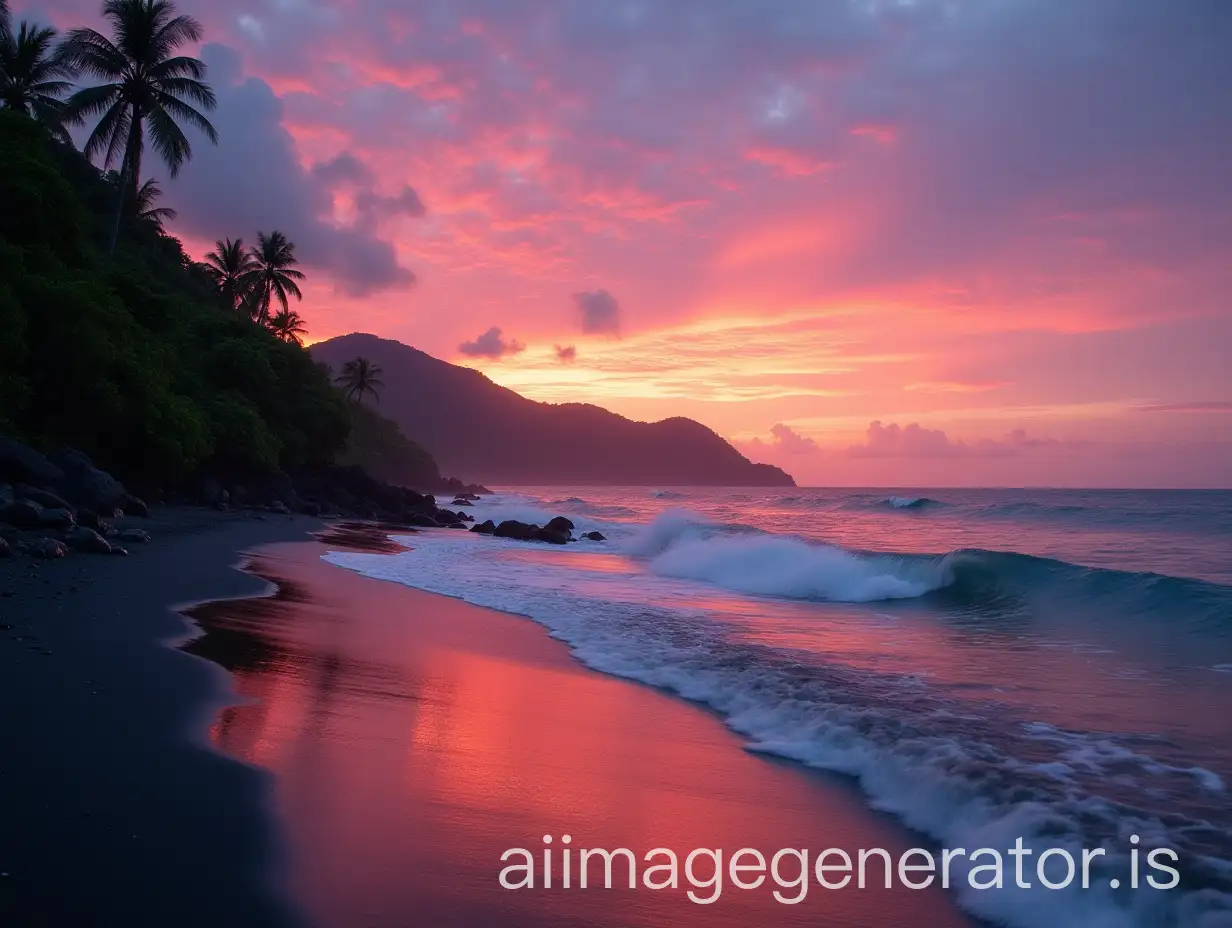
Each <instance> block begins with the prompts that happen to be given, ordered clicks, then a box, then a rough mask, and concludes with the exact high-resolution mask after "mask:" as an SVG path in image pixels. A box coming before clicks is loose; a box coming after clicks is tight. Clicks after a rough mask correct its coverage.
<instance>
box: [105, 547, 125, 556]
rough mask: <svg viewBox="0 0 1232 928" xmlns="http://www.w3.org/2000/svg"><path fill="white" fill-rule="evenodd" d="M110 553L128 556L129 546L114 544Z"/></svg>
mask: <svg viewBox="0 0 1232 928" xmlns="http://www.w3.org/2000/svg"><path fill="white" fill-rule="evenodd" d="M108 553H109V554H116V555H119V556H120V557H128V548H121V547H120V546H119V545H112V546H111V550H110V551H109V552H108Z"/></svg>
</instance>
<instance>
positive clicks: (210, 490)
mask: <svg viewBox="0 0 1232 928" xmlns="http://www.w3.org/2000/svg"><path fill="white" fill-rule="evenodd" d="M201 502H203V503H205V504H206V505H207V506H213V507H214V508H215V509H219V508H221V507H223V506H227V505H229V504H230V502H231V494H230V493H228V492H227V491H226V490H225V489H223V485H222V484H221V483H219V482H218V481H217V480H215V479H214V478H213V477H206V478H205V479H204V480H202V481H201Z"/></svg>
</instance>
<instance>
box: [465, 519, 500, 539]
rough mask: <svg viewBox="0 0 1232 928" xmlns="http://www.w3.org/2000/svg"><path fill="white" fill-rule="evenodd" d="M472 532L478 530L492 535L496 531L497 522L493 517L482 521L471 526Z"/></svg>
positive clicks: (481, 533) (480, 532)
mask: <svg viewBox="0 0 1232 928" xmlns="http://www.w3.org/2000/svg"><path fill="white" fill-rule="evenodd" d="M471 531H472V532H478V533H479V534H480V535H491V534H494V533H495V532H496V523H495V522H493V521H492V520H491V519H488V520H487V521H486V522H480V523H479V524H478V525H472V526H471Z"/></svg>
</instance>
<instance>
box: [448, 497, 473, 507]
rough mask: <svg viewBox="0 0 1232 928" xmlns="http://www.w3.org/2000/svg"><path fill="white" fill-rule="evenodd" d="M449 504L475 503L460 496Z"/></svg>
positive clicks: (470, 504)
mask: <svg viewBox="0 0 1232 928" xmlns="http://www.w3.org/2000/svg"><path fill="white" fill-rule="evenodd" d="M449 505H451V506H474V505H475V504H474V503H472V502H471V501H470V500H469V499H462V497H458V498H457V499H455V500H454V501H453V502H452V503H450V504H449Z"/></svg>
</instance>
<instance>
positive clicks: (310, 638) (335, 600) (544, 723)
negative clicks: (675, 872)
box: [188, 526, 977, 928]
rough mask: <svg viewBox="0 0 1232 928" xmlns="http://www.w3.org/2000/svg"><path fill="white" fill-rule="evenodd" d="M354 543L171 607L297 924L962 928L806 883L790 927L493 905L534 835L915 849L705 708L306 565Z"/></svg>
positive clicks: (536, 640)
mask: <svg viewBox="0 0 1232 928" xmlns="http://www.w3.org/2000/svg"><path fill="white" fill-rule="evenodd" d="M362 534H363V533H361V535H362ZM368 534H370V535H372V536H376V537H377V538H379V539H382V540H383V542H382V543H383V544H386V545H388V544H390V543H389V542H388V540H387V539H385V537H384V532H383V531H381V529H380V528H379V527H376V526H373V527H370V529H369V530H368ZM369 540H371V539H369ZM364 543H365V542H364V539H363V538H362V537H360V538H356V537H351V538H348V539H345V540H340V539H339V538H337V537H336V536H335V537H334V538H331V537H330V534H329V533H326V534H325V535H324V536H323V537H321V538H319V539H318V540H315V541H306V542H297V543H293V544H279V545H273V546H267V547H265V548H263V549H262V550H261V551H259V552H257V553H256V555H255V556H254V558H253V562H252V564H251V565H250V566H249V569H250V570H251V571H252V572H253V573H255V574H256V575H257V576H259V577H261V578H262V579H264V580H265V581H267V582H269V583H271V584H273V585H274V586H275V587H276V588H277V589H278V592H276V593H275V594H274V595H273V596H271V597H267V598H265V599H260V600H254V599H248V600H241V601H221V602H207V603H203V604H201V605H200V606H198V607H197V608H196V609H194V610H190V613H191V614H192V615H193V618H194V621H196V622H197V624H199V625H201V626H202V627H203V628H205V629H206V634H205V635H204V636H202V637H201V638H198V639H195V640H194V641H193V642H191V643H190V644H189V645H188V648H189V650H191V651H193V652H194V653H197V654H199V655H200V656H202V657H204V658H206V659H209V660H213V661H216V662H218V663H220V664H221V665H222V666H225V667H227V669H228V670H230V671H231V673H232V674H233V676H234V679H235V681H236V689H237V692H238V694H239V696H240V697H241V699H243V700H244V701H243V702H241V703H238V704H234V703H233V704H231V705H228V706H227V707H225V708H224V709H223V711H222V712H221V713H219V715H218V717H217V718H216V720H215V723H214V725H213V728H212V737H213V739H214V743H215V746H216V747H217V748H218V749H220V750H226V751H227V752H228V753H230V754H231V755H232V756H236V757H239V758H241V759H243V760H246V761H247V762H249V763H252V764H258V765H261V766H264V767H266V768H267V769H270V770H272V771H273V774H274V785H275V790H276V792H277V794H278V795H277V806H278V811H279V818H280V820H281V822H282V824H283V827H284V829H285V831H286V834H287V839H288V841H289V843H290V845H291V861H292V863H291V869H292V885H293V886H294V887H295V889H296V891H297V896H298V897H299V898H300V899H301V900H302V901H303V903H304V905H305V906H306V909H307V910H308V911H309V912H310V913H311V914H312V915H313V916H314V917H315V918H314V921H315V923H317V924H320V925H322V926H324V928H342V926H346V925H349V924H358V923H363V924H365V925H368V926H380V928H386V926H388V928H396V926H399V925H402V924H405V921H406V913H407V912H417V913H420V914H424V913H430V915H431V923H432V924H433V925H439V926H448V925H457V926H459V928H461V926H473V925H477V924H492V923H511V924H512V923H516V924H522V925H545V926H546V925H551V924H560V923H562V920H563V921H566V922H567V921H570V920H571V919H583V920H585V921H586V923H587V924H592V925H595V926H611V928H617V926H629V925H649V924H664V923H670V924H674V925H682V926H683V925H694V924H696V925H706V926H726V925H731V926H736V925H747V924H751V923H759V922H765V921H766V920H767V919H769V920H772V921H774V923H776V924H780V925H784V926H788V925H797V924H800V925H804V924H811V923H815V920H816V918H817V917H818V915H819V912H820V911H824V912H825V913H826V914H827V917H830V916H833V917H835V918H837V919H838V921H839V922H843V923H846V924H852V925H857V924H858V925H860V926H889V925H894V924H897V923H899V920H900V919H901V912H903V911H912V912H913V913H915V915H916V918H917V923H919V924H921V925H927V926H929V928H941V926H945V928H956V926H971V925H974V924H977V923H976V922H975V921H974V920H973V919H971V918H970V917H969V916H967V915H966V914H965V913H963V912H961V910H959V909H958V906H957V903H956V901H955V900H954V899H952V898H951V897H949V896H948V895H947V894H943V893H941V892H940V891H939V890H938V891H936V892H933V891H926V892H914V893H912V892H906V893H904V892H903V891H902V890H901V888H896V889H895V890H892V891H881V890H869V891H866V892H860V891H858V890H855V889H854V887H853V889H852V890H851V891H837V892H823V891H822V890H821V889H820V888H819V887H816V886H814V887H813V893H814V895H812V896H810V899H809V904H806V905H801V906H785V905H781V904H778V903H775V902H774V901H772V900H771V899H770V897H769V892H768V891H766V892H763V893H760V894H758V893H740V894H736V895H733V893H736V892H737V891H735V890H733V889H731V888H730V887H729V889H728V894H727V895H724V896H723V898H722V900H721V904H719V905H715V906H700V905H696V904H694V903H691V902H688V901H686V900H685V899H684V893H683V891H682V892H679V893H674V894H673V895H672V896H670V897H669V896H664V895H662V894H655V893H653V892H650V891H647V890H642V891H641V892H633V891H630V890H628V889H627V888H623V889H620V888H618V889H614V890H612V892H614V893H616V894H617V895H615V896H611V895H604V894H599V895H596V894H595V893H593V892H592V893H591V894H589V895H587V894H575V895H570V894H569V893H563V894H562V893H560V892H559V891H552V892H542V891H540V892H537V893H536V892H527V891H524V892H521V893H516V892H513V893H511V892H509V891H508V890H502V889H501V888H500V887H499V885H498V883H497V875H498V873H499V870H500V867H501V864H500V863H499V853H500V851H501V849H502V848H508V847H518V846H527V842H528V841H530V840H531V839H532V838H534V839H535V840H536V841H537V840H539V838H540V837H541V836H542V835H543V834H545V833H547V834H557V835H559V834H563V833H567V832H571V833H572V834H573V835H575V836H576V841H577V845H578V846H582V842H583V841H587V842H588V843H587V844H586V845H585V846H590V847H595V846H605V847H612V846H627V847H631V848H641V849H642V850H647V849H649V848H651V847H655V846H659V845H666V846H675V847H677V848H681V849H682V850H687V848H688V847H719V848H726V850H727V851H728V853H730V852H732V851H734V850H736V849H738V848H740V847H744V846H753V847H759V846H760V847H762V848H763V849H768V850H770V851H771V852H772V850H773V849H774V848H777V847H793V846H794V847H805V848H813V849H814V850H818V849H820V848H821V847H823V846H839V847H850V848H852V849H855V848H859V847H885V848H887V850H890V851H891V853H894V852H896V851H897V852H901V851H902V850H904V849H906V848H907V847H909V846H911V844H912V843H913V842H912V835H911V834H910V833H908V832H906V831H905V829H903V828H902V826H901V825H900V824H899V823H897V822H895V821H893V819H892V818H891V817H890V816H888V815H885V814H883V813H878V812H876V811H874V810H873V809H871V808H869V807H868V806H867V804H866V803H864V802H863V801H862V797H861V795H860V794H859V792H858V790H857V789H856V788H855V787H854V785H852V784H850V783H846V782H840V781H839V778H837V777H835V778H830V777H826V776H823V775H820V774H819V773H818V772H817V771H811V770H808V769H806V768H805V767H803V766H802V765H798V764H791V763H789V762H786V761H784V762H776V761H775V760H774V759H772V758H766V757H764V756H760V755H755V754H751V753H750V752H748V751H746V750H744V748H743V745H742V743H741V739H740V737H739V736H738V735H737V734H736V733H734V732H732V731H731V730H730V729H728V728H727V727H726V726H725V725H723V723H722V721H721V719H720V718H719V717H718V716H717V715H716V714H715V713H713V712H712V711H710V710H708V709H707V708H706V707H704V706H700V705H697V704H695V703H692V702H689V701H687V700H681V699H676V698H674V697H673V696H672V695H671V694H669V693H666V692H663V691H662V690H659V689H656V688H653V687H649V686H645V685H639V684H636V683H635V682H634V681H629V680H624V679H621V678H618V677H614V676H611V675H608V674H603V673H601V672H599V671H596V670H593V669H591V668H589V667H586V666H585V665H584V664H582V663H581V662H580V661H579V660H577V658H575V657H574V656H573V654H572V653H571V649H570V648H569V646H568V645H567V644H566V643H565V642H563V641H561V640H559V639H556V638H553V637H552V636H551V635H550V634H549V631H548V629H546V628H544V627H542V626H541V625H539V624H538V623H536V622H534V621H532V620H529V619H526V618H525V617H522V616H516V615H513V614H510V613H502V612H498V611H495V610H491V609H485V608H481V607H478V606H474V605H471V604H469V603H466V602H464V601H462V600H459V599H453V598H449V597H443V596H438V595H435V594H432V593H427V592H424V591H420V590H416V589H413V588H410V587H406V586H403V585H401V584H396V583H381V582H379V581H374V580H372V579H371V578H367V577H363V576H361V575H359V574H356V573H354V572H352V571H348V570H346V569H345V568H341V567H337V566H336V565H332V564H325V565H324V566H323V565H322V561H321V559H320V555H321V554H323V553H324V552H325V551H327V550H331V549H333V550H337V549H338V548H339V547H349V548H351V549H352V550H354V548H355V546H356V545H357V544H358V545H360V546H362V545H363V544H364ZM399 549H400V548H394V549H393V550H399ZM368 550H371V548H369V549H368ZM389 551H390V548H385V549H384V550H383V551H378V552H373V553H389ZM767 760H770V761H771V762H770V763H766V761H767ZM445 770H448V771H450V773H449V775H448V776H447V777H446V778H445V780H442V779H441V775H442V771H445ZM361 784H362V785H361ZM621 810H625V811H624V812H622V811H621ZM630 815H631V816H632V818H631V819H630ZM587 832H589V834H590V837H589V838H586V837H585V835H586V833H587ZM530 846H532V847H534V846H536V845H534V844H532V845H530ZM605 892H606V891H605ZM823 907H824V908H823ZM836 923H837V922H836Z"/></svg>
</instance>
